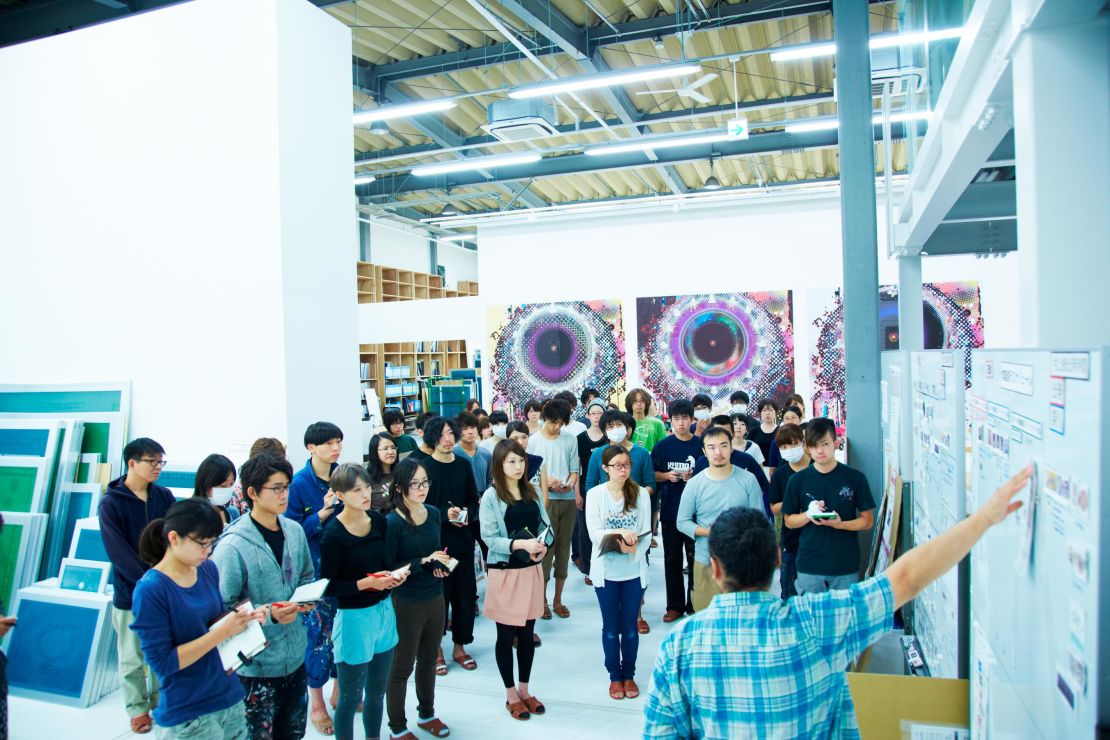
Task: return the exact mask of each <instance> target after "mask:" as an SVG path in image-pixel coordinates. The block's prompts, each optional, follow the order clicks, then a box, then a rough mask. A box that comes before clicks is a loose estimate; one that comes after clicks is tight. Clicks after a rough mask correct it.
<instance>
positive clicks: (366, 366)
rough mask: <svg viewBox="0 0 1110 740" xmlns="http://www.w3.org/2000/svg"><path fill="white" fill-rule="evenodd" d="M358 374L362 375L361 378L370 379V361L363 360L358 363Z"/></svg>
mask: <svg viewBox="0 0 1110 740" xmlns="http://www.w3.org/2000/svg"><path fill="white" fill-rule="evenodd" d="M359 375H360V376H361V377H362V379H363V380H369V379H370V363H369V362H363V363H360V364H359Z"/></svg>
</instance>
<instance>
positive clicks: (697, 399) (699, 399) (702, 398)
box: [690, 393, 713, 408]
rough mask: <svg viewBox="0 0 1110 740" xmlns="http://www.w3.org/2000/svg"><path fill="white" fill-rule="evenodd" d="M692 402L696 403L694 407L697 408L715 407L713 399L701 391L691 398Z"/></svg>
mask: <svg viewBox="0 0 1110 740" xmlns="http://www.w3.org/2000/svg"><path fill="white" fill-rule="evenodd" d="M690 403H692V404H693V405H694V408H697V407H698V406H705V407H707V408H713V399H712V398H710V397H709V396H707V395H705V394H704V393H699V394H698V395H696V396H694V397H693V398H691V399H690Z"/></svg>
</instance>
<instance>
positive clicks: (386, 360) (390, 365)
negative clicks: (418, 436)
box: [358, 339, 469, 427]
mask: <svg viewBox="0 0 1110 740" xmlns="http://www.w3.org/2000/svg"><path fill="white" fill-rule="evenodd" d="M358 351H359V362H360V364H361V367H360V370H361V373H360V375H361V382H362V386H363V387H364V388H365V387H366V386H367V384H370V385H372V387H373V388H374V390H375V391H376V392H377V394H378V401H379V403H381V407H382V410H383V411H384V410H385V408H386V406H400V407H401V408H402V409H403V410H404V412H405V418H406V421H407V424H406V426H410V427H411V424H412V420H414V419H415V418H416V415H417V414H419V413H420V412H421V411H423V410H425V409H426V408H427V400H428V399H427V393H426V392H425V386H424V383H423V382H421V381H423V380H425V379H427V378H431V377H436V376H448V375H450V374H451V371H452V370H458V369H461V368H465V367H468V366H469V365H468V360H467V351H466V340H464V339H440V340H434V341H424V342H387V343H384V344H360V345H359V346H358Z"/></svg>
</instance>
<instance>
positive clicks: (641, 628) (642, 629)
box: [636, 617, 651, 635]
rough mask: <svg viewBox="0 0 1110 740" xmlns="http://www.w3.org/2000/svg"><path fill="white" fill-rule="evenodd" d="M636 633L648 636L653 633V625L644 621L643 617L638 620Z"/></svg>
mask: <svg viewBox="0 0 1110 740" xmlns="http://www.w3.org/2000/svg"><path fill="white" fill-rule="evenodd" d="M636 631H637V632H639V633H640V634H641V635H646V634H647V633H649V632H651V625H649V624H648V623H647V622H645V621H644V618H643V617H637V618H636Z"/></svg>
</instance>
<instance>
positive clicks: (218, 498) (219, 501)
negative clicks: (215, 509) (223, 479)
mask: <svg viewBox="0 0 1110 740" xmlns="http://www.w3.org/2000/svg"><path fill="white" fill-rule="evenodd" d="M234 495H235V489H234V488H213V489H212V498H211V501H212V505H213V506H227V502H228V501H230V500H231V497H232V496H234Z"/></svg>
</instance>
